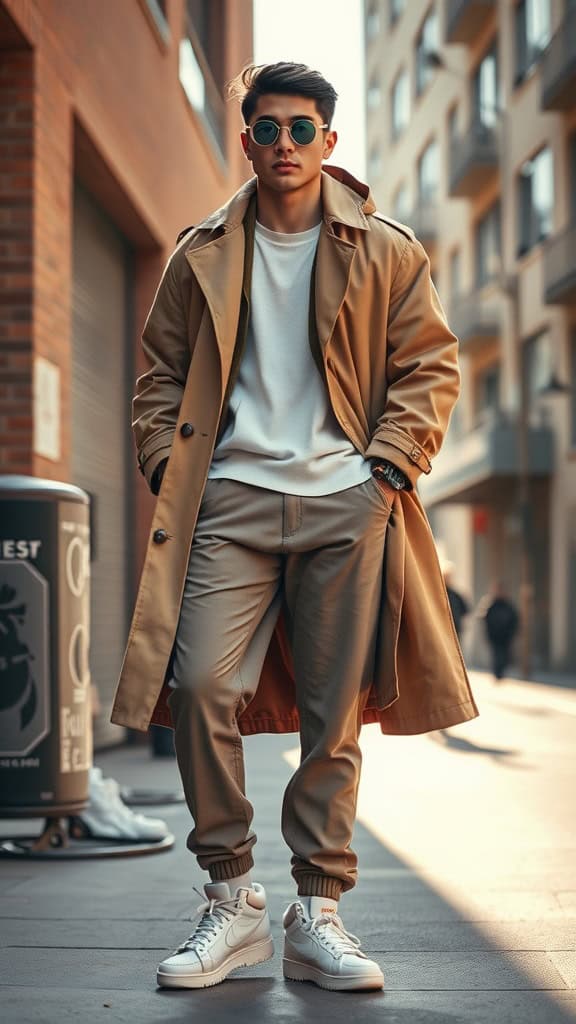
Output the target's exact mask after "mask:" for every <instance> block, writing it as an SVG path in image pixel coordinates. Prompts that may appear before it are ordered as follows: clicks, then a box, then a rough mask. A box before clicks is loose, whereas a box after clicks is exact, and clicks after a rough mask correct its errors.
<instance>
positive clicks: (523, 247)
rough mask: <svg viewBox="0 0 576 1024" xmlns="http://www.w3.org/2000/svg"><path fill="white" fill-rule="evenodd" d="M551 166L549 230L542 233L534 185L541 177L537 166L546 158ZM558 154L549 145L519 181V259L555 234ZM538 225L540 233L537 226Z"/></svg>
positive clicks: (530, 162) (527, 162) (528, 164)
mask: <svg viewBox="0 0 576 1024" xmlns="http://www.w3.org/2000/svg"><path fill="white" fill-rule="evenodd" d="M544 154H546V159H547V160H549V162H550V172H551V173H550V181H549V197H550V202H549V204H548V207H547V210H546V212H545V217H546V219H547V225H546V230H544V231H543V230H542V223H541V221H542V220H543V219H544V217H540V220H538V218H539V211H538V209H537V207H535V205H534V181H535V178H536V175H537V162H538V160H541V159H543V158H544ZM554 173H555V167H554V151H553V149H552V147H551V146H550V145H548V144H547V143H545V144H544V145H543V146H541V147H540V149H539V150H537V151H536V153H534V155H533V156H532V157H530V158H529V159H528V160H525V161H524V163H523V164H522V167H521V168H520V170H519V172H518V175H517V179H516V195H517V202H516V209H517V217H518V221H517V256H518V258H519V259H520V258H521V257H523V256H525V255H526V254H527V253H529V252H531V250H532V249H534V248H535V247H536V246H537V245H540V243H541V242H544V241H545V240H546V239H547V238H550V236H551V235H552V234H553V233H554V206H555V204H554ZM537 223H538V230H536V224H537Z"/></svg>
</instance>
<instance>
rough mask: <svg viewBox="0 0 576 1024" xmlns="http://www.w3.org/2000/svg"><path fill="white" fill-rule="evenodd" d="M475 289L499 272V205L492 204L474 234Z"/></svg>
mask: <svg viewBox="0 0 576 1024" xmlns="http://www.w3.org/2000/svg"><path fill="white" fill-rule="evenodd" d="M475 248H476V287H477V288H482V287H483V286H484V285H485V284H487V283H488V282H489V281H491V280H492V279H493V278H494V277H495V276H496V274H497V273H498V272H499V270H500V264H501V233H500V203H494V205H493V206H491V207H490V209H489V210H488V212H487V213H486V214H485V215H484V216H483V217H482V219H481V220H479V221H478V223H477V225H476V233H475Z"/></svg>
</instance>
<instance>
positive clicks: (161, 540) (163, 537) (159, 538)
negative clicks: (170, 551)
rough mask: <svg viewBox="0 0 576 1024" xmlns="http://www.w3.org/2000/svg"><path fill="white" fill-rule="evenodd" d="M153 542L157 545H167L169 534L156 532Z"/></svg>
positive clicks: (161, 531) (164, 531) (160, 531)
mask: <svg viewBox="0 0 576 1024" xmlns="http://www.w3.org/2000/svg"><path fill="white" fill-rule="evenodd" d="M152 540H153V541H154V543H155V544H165V543H166V541H167V540H168V534H167V533H166V530H154V533H153V535H152Z"/></svg>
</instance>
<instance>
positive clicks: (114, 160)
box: [0, 0, 252, 573]
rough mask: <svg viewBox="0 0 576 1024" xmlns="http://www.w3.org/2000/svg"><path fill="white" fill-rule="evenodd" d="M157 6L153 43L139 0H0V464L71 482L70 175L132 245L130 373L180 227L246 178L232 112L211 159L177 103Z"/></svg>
mask: <svg viewBox="0 0 576 1024" xmlns="http://www.w3.org/2000/svg"><path fill="white" fill-rule="evenodd" d="M223 2H224V7H223V9H224V16H223V25H222V32H223V34H224V36H225V46H224V68H223V71H224V76H225V78H229V77H231V76H232V75H233V74H235V73H236V72H237V71H238V70H239V69H240V67H242V65H243V64H245V63H246V62H247V61H248V60H249V59H250V58H251V55H252V27H251V23H252V0H223ZM79 8H81V16H80V14H79ZM167 11H168V17H169V28H170V37H169V39H168V40H167V41H165V40H163V39H162V38H161V35H160V34H159V33H158V31H157V29H156V28H155V26H154V21H153V18H151V16H150V9H149V7H148V4H147V2H146V0H122V3H116V2H114V0H83V2H82V4H80V5H79V4H78V3H77V2H76V0H0V54H1V58H2V59H1V71H0V128H2V129H7V130H6V131H2V141H1V142H0V227H1V229H2V235H1V238H0V278H1V281H0V292H1V293H2V299H1V300H0V301H1V305H0V473H6V472H22V473H30V474H32V475H34V476H41V477H46V478H49V479H57V480H69V479H70V442H71V438H70V429H71V395H70V380H71V351H72V338H71V298H72V297H71V288H72V265H71V264H72V242H71V239H72V229H73V222H72V220H73V202H72V197H73V186H74V177H78V178H79V179H80V180H81V181H82V183H83V185H84V186H85V187H86V188H87V189H88V191H90V192H91V193H92V195H93V196H94V197H95V198H96V200H97V201H98V202H99V203H100V205H101V206H102V207H103V209H104V210H105V211H106V212H107V213H108V214H109V216H110V217H111V218H112V220H113V221H114V222H115V223H116V225H117V227H118V228H119V230H120V231H121V232H122V233H123V234H124V235H125V237H126V238H127V240H128V241H129V243H130V244H131V246H132V247H133V252H134V266H135V280H134V310H133V315H134V338H133V345H134V364H135V366H136V369H137V370H141V368H142V360H141V350H140V333H141V329H142V326H143V323H144V319H145V316H146V313H147V311H148V309H149V307H150V304H151V301H152V298H153V295H154V291H155V288H156V285H157V283H158V279H159V276H160V272H161V269H162V266H163V264H164V262H165V259H166V257H167V255H168V254H169V252H170V251H171V249H172V248H173V245H174V241H175V238H176V235H177V233H178V232H179V231H180V230H181V228H182V227H184V226H186V225H188V224H193V223H195V222H196V221H197V220H198V219H200V218H201V217H203V216H205V215H206V214H207V213H208V212H209V211H210V210H212V209H215V208H216V207H217V206H219V205H220V204H221V203H222V202H223V201H224V200H225V199H226V198H227V197H228V196H229V195H230V194H231V193H232V192H233V191H234V190H235V189H236V188H237V187H238V186H239V185H240V183H241V181H242V180H243V179H244V178H245V177H246V176H247V175H248V174H249V173H250V168H249V165H248V163H247V161H246V160H245V159H244V157H243V155H242V152H241V149H240V145H239V141H238V132H239V130H240V127H241V119H240V114H239V111H238V110H237V108H236V105H231V104H228V105H227V106H226V139H227V143H228V161H227V163H226V164H224V163H223V162H222V160H221V159H220V158H219V156H218V154H217V153H216V152H215V149H214V146H213V144H212V142H211V140H210V138H209V135H208V133H207V132H206V131H205V129H204V126H203V124H202V121H201V119H200V118H199V117H198V115H197V114H196V113H195V111H194V110H193V109H192V107H191V106H190V104H189V102H188V100H187V99H186V96H185V94H184V90H183V88H182V86H181V84H180V81H179V79H178V51H179V43H180V38H181V35H182V26H183V21H184V11H185V0H170V3H169V4H168V5H167ZM3 46H6V47H9V48H7V49H3V48H2V47H3ZM36 356H41V357H43V358H45V359H47V360H48V361H49V362H50V363H51V364H52V365H53V366H55V367H57V368H58V371H59V373H60V403H61V408H60V441H61V455H60V458H59V459H49V458H46V457H43V456H40V455H38V454H36V453H35V452H34V450H33V436H34V433H33V415H34V407H33V400H32V381H33V360H34V358H35V357H36ZM128 416H129V410H128V409H127V417H128ZM133 484H134V488H135V493H136V498H135V508H136V510H137V522H136V523H135V535H136V537H137V552H136V564H135V571H136V573H137V572H138V569H139V565H140V563H141V559H142V555H143V551H144V547H145V543H146V540H147V536H148V528H149V520H150V514H151V509H152V502H151V500H150V498H149V496H148V494H147V492H146V489H145V485H144V481H143V479H142V477H141V475H140V473H138V471H137V469H136V463H135V462H134V479H133Z"/></svg>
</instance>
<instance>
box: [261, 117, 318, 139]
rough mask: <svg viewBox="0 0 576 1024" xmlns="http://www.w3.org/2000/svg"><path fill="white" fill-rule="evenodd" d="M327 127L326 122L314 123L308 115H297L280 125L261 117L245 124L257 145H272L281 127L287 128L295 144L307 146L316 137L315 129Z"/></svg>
mask: <svg viewBox="0 0 576 1024" xmlns="http://www.w3.org/2000/svg"><path fill="white" fill-rule="evenodd" d="M327 127H328V125H327V124H316V122H315V121H311V120H310V118H308V117H297V118H296V120H295V121H292V124H290V125H280V124H278V123H277V122H276V121H272V120H271V119H269V118H265V117H263V118H262V119H261V120H260V121H256V123H255V124H252V125H249V124H247V125H246V131H247V132H248V134H249V136H250V138H251V139H252V140H253V141H254V142H255V143H256V145H257V146H273V145H274V143H275V142H276V141H277V140H278V136H279V135H280V132H281V131H282V128H287V129H288V134H289V136H290V138H291V139H292V142H293V143H294V144H295V145H296V146H309V145H310V143H311V142H314V139H315V138H316V131H317V129H318V128H327Z"/></svg>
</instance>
